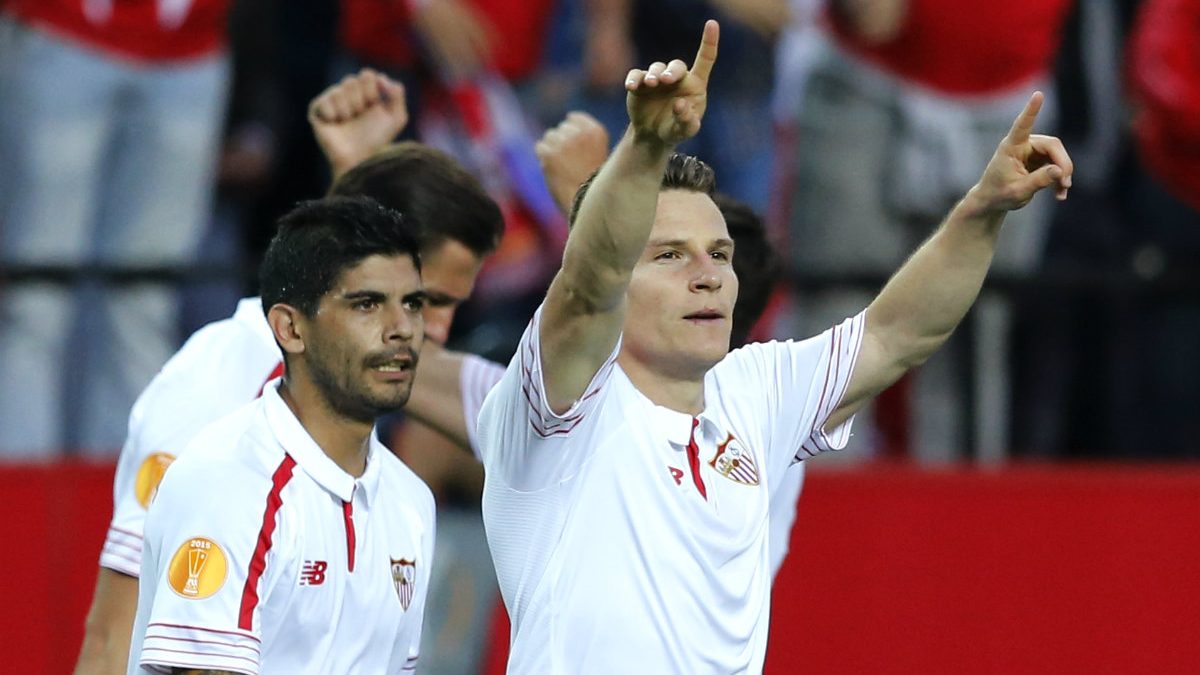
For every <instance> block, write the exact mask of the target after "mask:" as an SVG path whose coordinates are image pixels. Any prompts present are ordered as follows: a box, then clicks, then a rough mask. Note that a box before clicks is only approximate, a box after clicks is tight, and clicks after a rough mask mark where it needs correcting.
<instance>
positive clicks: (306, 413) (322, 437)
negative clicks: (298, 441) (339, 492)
mask: <svg viewBox="0 0 1200 675" xmlns="http://www.w3.org/2000/svg"><path fill="white" fill-rule="evenodd" d="M279 396H280V397H281V398H282V399H283V400H284V402H285V403H287V405H288V407H289V408H291V410H292V414H294V415H295V416H296V419H298V420H300V424H301V426H303V427H304V430H305V431H307V432H308V435H309V436H312V439H313V440H314V441H316V443H317V446H318V447H320V448H321V450H322V451H323V452H324V453H325V454H326V455H328V456H329V459H332V460H333V462H334V464H337V465H338V466H339V467H341V469H342V470H343V471H345V472H346V473H348V474H350V475H351V476H354V477H355V478H358V477H359V476H362V475H363V472H364V471H366V469H367V453H368V451H369V450H370V444H369V443H368V441H369V439H370V437H371V430H372V428H374V424H371V423H366V422H361V421H358V420H352V419H349V418H347V417H346V416H344V415H341V414H338V413H337V412H336V411H335V410H333V408H331V407H330V406H329V404H328V403H327V402H326V401H325V400H324V399H323V398H322V397H321V396H320V393H319V392H317V391H316V387H314V386H312V385H311V383H310V384H309V386H304V384H303V380H299V381H297V380H296V379H293V378H285V379H284V382H283V384H282V385H280V387H279Z"/></svg>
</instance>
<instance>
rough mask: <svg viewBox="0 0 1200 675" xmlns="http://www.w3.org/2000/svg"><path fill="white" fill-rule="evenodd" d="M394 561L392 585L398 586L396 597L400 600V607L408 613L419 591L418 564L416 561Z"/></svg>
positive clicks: (393, 559)
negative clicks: (414, 595)
mask: <svg viewBox="0 0 1200 675" xmlns="http://www.w3.org/2000/svg"><path fill="white" fill-rule="evenodd" d="M390 560H391V561H392V583H393V584H395V585H396V595H397V596H398V597H399V598H400V606H401V607H403V608H404V610H405V611H408V606H409V605H411V604H412V599H413V594H414V593H415V592H416V589H417V563H416V561H415V560H405V559H404V558H401V559H400V560H396V559H395V558H391V559H390Z"/></svg>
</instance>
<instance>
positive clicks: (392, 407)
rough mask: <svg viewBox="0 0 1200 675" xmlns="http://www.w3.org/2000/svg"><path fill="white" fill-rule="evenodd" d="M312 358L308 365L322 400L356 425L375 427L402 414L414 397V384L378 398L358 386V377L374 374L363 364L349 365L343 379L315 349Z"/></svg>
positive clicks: (361, 386) (363, 384) (346, 365)
mask: <svg viewBox="0 0 1200 675" xmlns="http://www.w3.org/2000/svg"><path fill="white" fill-rule="evenodd" d="M319 351H321V350H318V352H319ZM310 357H316V358H310V359H309V364H308V366H309V372H310V373H311V375H312V379H313V384H315V385H316V387H317V390H318V391H320V392H321V398H323V399H324V401H325V404H326V405H327V406H328V407H329V409H330V410H332V411H333V412H334V413H335V414H337V415H339V416H341V417H345V418H348V419H351V420H354V421H356V422H363V423H367V424H374V423H375V420H377V419H379V418H380V417H382V416H384V415H387V414H388V413H393V412H396V411H397V410H400V409H401V408H403V407H404V404H406V403H408V397H409V395H410V394H411V393H412V382H411V381H410V382H409V383H408V386H406V387H404V388H402V389H400V390H398V391H397V392H396V393H395V395H394V396H390V397H389V396H386V395H382V396H377V395H373V394H372V392H371V391H370V390H369V389H368V388H367V385H366V384H365V382H364V383H362V384H360V386H357V387H356V386H355V375H356V374H358V373H362V375H361V377H362V378H363V379H365V378H366V373H367V371H368V370H370V369H369V368H368V367H367V366H366V365H364V364H362V363H359V364H357V365H358V368H357V369H356V368H355V367H354V365H355V364H351V363H350V362H349V361H347V362H346V363H345V368H344V370H343V372H342V375H341V377H339V376H338V373H335V372H334V370H333V369H332V368H329V367H328V365H327V363H326V360H325V359H324V358H321V357H320V356H319V354H312V353H311V349H310Z"/></svg>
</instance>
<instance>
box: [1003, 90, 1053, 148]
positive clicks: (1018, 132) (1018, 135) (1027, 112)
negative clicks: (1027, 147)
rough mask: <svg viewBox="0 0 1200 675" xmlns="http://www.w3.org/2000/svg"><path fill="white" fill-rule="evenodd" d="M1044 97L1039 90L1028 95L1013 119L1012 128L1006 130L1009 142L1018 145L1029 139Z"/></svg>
mask: <svg viewBox="0 0 1200 675" xmlns="http://www.w3.org/2000/svg"><path fill="white" fill-rule="evenodd" d="M1044 99H1045V97H1044V96H1043V95H1042V92H1040V91H1035V92H1033V96H1030V97H1029V102H1028V103H1026V104H1025V109H1024V110H1022V111H1021V114H1020V115H1017V119H1016V120H1014V121H1013V125H1012V129H1009V130H1008V140H1009V141H1010V142H1011V143H1013V144H1014V145H1020V144H1022V143H1024V142H1025V141H1028V140H1029V134H1030V133H1032V132H1033V123H1034V122H1035V121H1036V120H1037V116H1038V111H1039V110H1041V109H1042V101H1043V100H1044Z"/></svg>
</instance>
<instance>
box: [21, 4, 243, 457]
mask: <svg viewBox="0 0 1200 675" xmlns="http://www.w3.org/2000/svg"><path fill="white" fill-rule="evenodd" d="M228 9H229V1H228V0H191V1H187V0H183V1H178V2H151V1H150V0H144V1H141V2H123V1H120V0H10V1H9V2H7V3H5V5H4V7H3V10H2V12H0V156H2V157H3V158H4V168H3V174H2V175H3V179H2V181H0V182H2V186H0V228H2V230H0V231H2V235H3V240H2V243H0V256H2V261H3V262H4V263H5V264H32V265H39V264H48V265H80V264H84V263H90V262H99V263H104V264H109V265H116V266H125V267H137V266H143V265H176V264H181V263H187V262H189V261H190V260H191V259H192V256H193V253H194V250H195V248H196V244H197V241H198V239H199V237H200V233H201V231H202V228H203V225H204V223H205V219H206V217H207V214H208V208H209V201H210V196H211V192H212V186H213V174H214V170H215V164H216V154H217V151H218V149H219V145H220V142H219V139H220V131H221V122H222V118H223V114H224V112H225V98H226V89H227V84H228V78H229V63H228V58H227V56H226V48H225V43H226V36H225V24H226V18H227V15H228ZM176 297H177V294H176V293H175V292H174V291H173V290H172V289H171V288H170V287H167V286H163V285H159V284H154V283H136V282H135V283H130V284H123V285H121V286H118V287H113V286H105V287H103V288H100V289H97V288H95V287H92V288H90V289H84V292H82V293H77V289H75V288H72V287H71V286H67V285H58V284H53V283H41V282H37V283H21V284H14V285H10V286H8V287H7V288H5V289H4V291H3V297H2V300H0V302H2V305H0V312H2V313H3V318H2V320H0V363H3V364H4V367H3V368H2V369H0V453H3V454H5V455H7V456H10V457H11V456H42V457H46V456H50V455H53V454H55V453H57V452H59V451H60V449H62V448H64V447H79V448H82V449H83V451H84V452H87V453H104V452H114V453H115V452H116V450H117V449H118V448H120V446H121V441H122V437H123V436H124V433H125V421H124V420H125V417H126V413H127V411H128V410H129V407H130V406H131V405H132V403H133V400H134V398H135V397H136V395H137V393H138V392H139V391H140V390H141V389H142V388H143V387H144V386H145V385H146V383H147V382H149V381H150V378H151V377H152V376H153V375H154V373H155V372H156V371H157V370H158V368H159V366H161V365H162V363H163V362H164V361H166V359H167V357H168V356H169V355H170V353H171V350H172V349H173V348H174V346H175V342H176V338H177V333H176V315H177V302H176Z"/></svg>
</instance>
